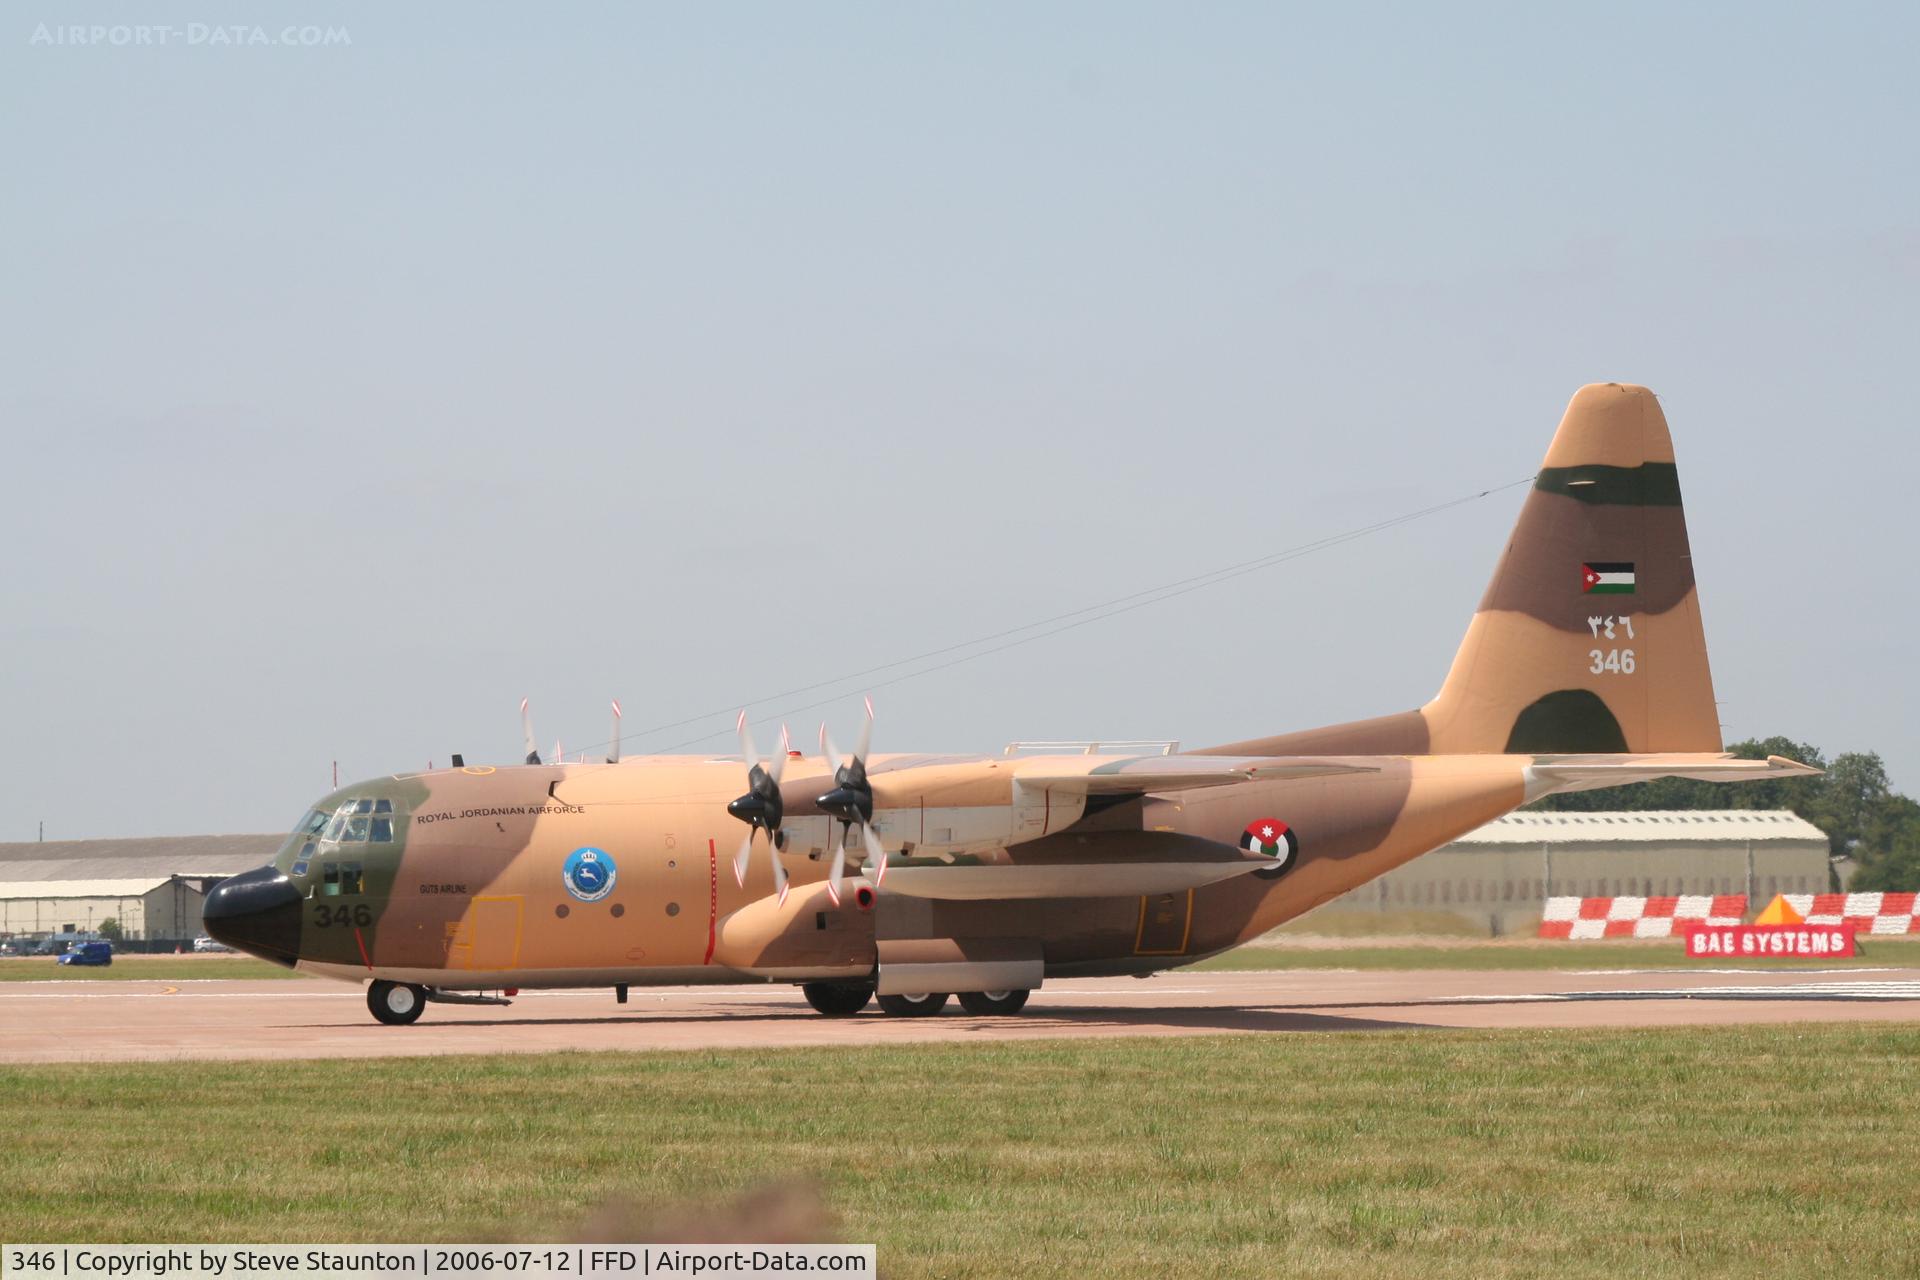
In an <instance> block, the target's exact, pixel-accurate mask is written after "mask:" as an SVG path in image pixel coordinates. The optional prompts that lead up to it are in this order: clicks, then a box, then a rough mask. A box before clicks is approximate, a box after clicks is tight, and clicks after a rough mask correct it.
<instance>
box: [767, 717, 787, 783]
mask: <svg viewBox="0 0 1920 1280" xmlns="http://www.w3.org/2000/svg"><path fill="white" fill-rule="evenodd" d="M792 750H793V739H792V737H790V736H789V735H788V733H787V726H785V725H781V726H780V754H779V755H777V756H775V757H774V760H773V768H771V769H769V770H767V776H768V777H769V778H772V779H773V785H774V786H776V787H777V786H779V785H780V775H781V774H783V773H785V772H786V771H787V753H788V752H789V751H792Z"/></svg>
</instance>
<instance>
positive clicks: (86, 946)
mask: <svg viewBox="0 0 1920 1280" xmlns="http://www.w3.org/2000/svg"><path fill="white" fill-rule="evenodd" d="M60 963H61V964H112V963H113V944H112V943H111V942H82V943H78V944H76V945H75V946H73V947H72V948H70V949H69V950H68V951H67V953H66V954H65V955H63V956H61V957H60Z"/></svg>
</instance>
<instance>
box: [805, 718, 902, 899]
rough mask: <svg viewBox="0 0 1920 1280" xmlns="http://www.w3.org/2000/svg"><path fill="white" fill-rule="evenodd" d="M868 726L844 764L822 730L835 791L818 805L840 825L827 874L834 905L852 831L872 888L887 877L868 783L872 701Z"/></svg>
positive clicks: (822, 748) (822, 749) (823, 727)
mask: <svg viewBox="0 0 1920 1280" xmlns="http://www.w3.org/2000/svg"><path fill="white" fill-rule="evenodd" d="M866 704H867V719H866V723H864V724H862V725H861V726H860V743H859V745H858V746H857V747H856V748H855V749H854V752H853V758H852V759H850V760H848V761H846V762H845V763H842V762H841V759H840V752H839V751H838V750H836V749H835V747H834V745H833V739H832V738H831V737H830V736H829V735H828V733H827V726H826V725H824V724H823V725H821V726H820V752H821V754H822V755H824V756H826V758H827V767H828V768H829V769H832V770H833V790H831V791H829V792H827V794H825V795H823V796H821V797H820V799H819V800H818V801H817V802H816V803H818V804H819V806H820V808H821V809H822V810H823V811H825V813H826V814H827V816H828V817H829V818H830V819H833V820H834V821H835V822H837V823H838V825H837V826H835V827H834V832H833V866H832V867H831V869H829V870H828V872H827V893H828V895H829V896H830V897H831V898H832V899H833V901H834V905H836V906H838V905H839V902H840V884H841V881H842V879H843V878H844V877H845V875H846V870H847V844H846V837H847V835H848V833H849V831H850V830H851V828H853V827H858V828H860V843H861V844H862V846H864V849H865V852H866V866H867V867H868V868H869V869H870V870H871V872H872V873H873V887H874V888H876V889H877V888H879V887H880V882H881V881H883V880H885V879H886V877H887V850H886V846H885V845H883V844H881V843H880V837H879V836H877V835H875V834H874V831H873V784H872V783H871V782H868V781H867V752H868V748H869V747H871V746H872V745H873V699H872V698H868V699H867V700H866Z"/></svg>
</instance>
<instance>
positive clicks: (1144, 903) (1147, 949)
mask: <svg viewBox="0 0 1920 1280" xmlns="http://www.w3.org/2000/svg"><path fill="white" fill-rule="evenodd" d="M1192 930H1193V890H1191V889H1188V890H1185V891H1184V892H1181V893H1152V894H1145V895H1142V897H1141V899H1140V927H1139V929H1138V931H1137V932H1136V933H1135V934H1134V940H1133V954H1135V955H1137V956H1178V955H1185V954H1186V951H1187V936H1188V934H1190V933H1191V932H1192Z"/></svg>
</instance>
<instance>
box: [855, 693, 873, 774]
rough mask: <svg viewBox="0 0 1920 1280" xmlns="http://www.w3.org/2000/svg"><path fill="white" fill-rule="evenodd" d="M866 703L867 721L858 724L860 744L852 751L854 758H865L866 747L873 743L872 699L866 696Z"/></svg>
mask: <svg viewBox="0 0 1920 1280" xmlns="http://www.w3.org/2000/svg"><path fill="white" fill-rule="evenodd" d="M866 703H867V721H866V723H865V724H863V725H861V726H860V746H859V747H858V748H857V749H856V750H855V751H854V753H853V758H854V759H856V760H865V759H866V758H867V748H868V747H870V746H872V745H873V699H872V698H868V699H867V700H866Z"/></svg>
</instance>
